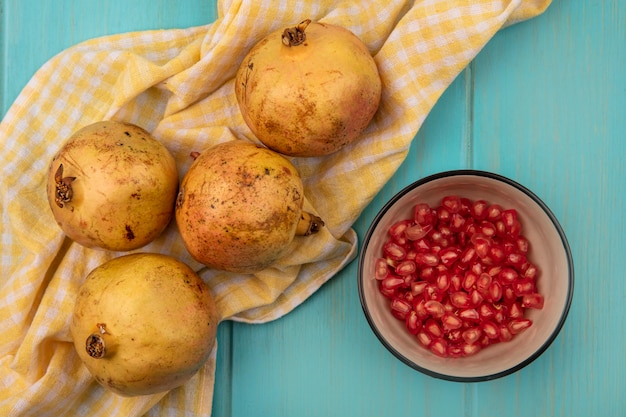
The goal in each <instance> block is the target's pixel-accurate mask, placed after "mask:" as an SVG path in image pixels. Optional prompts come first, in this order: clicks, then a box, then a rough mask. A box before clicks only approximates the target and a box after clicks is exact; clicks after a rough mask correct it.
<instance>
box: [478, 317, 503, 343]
mask: <svg viewBox="0 0 626 417" xmlns="http://www.w3.org/2000/svg"><path fill="white" fill-rule="evenodd" d="M481 328H482V331H483V334H485V335H486V336H487V337H488V338H489V339H497V338H499V337H500V327H499V326H497V325H496V324H495V323H494V322H492V321H489V320H486V321H483V322H482V323H481Z"/></svg>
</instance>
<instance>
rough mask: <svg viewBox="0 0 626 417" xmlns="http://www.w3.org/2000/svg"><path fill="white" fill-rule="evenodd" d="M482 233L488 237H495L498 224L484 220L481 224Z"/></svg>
mask: <svg viewBox="0 0 626 417" xmlns="http://www.w3.org/2000/svg"><path fill="white" fill-rule="evenodd" d="M479 230H480V233H482V234H483V235H485V236H486V237H494V236H495V235H496V226H495V225H494V224H493V223H491V222H490V221H487V220H483V221H482V222H480V225H479Z"/></svg>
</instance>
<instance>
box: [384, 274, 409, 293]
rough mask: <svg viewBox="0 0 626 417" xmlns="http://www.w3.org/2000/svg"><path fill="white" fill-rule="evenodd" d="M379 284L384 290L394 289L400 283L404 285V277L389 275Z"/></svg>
mask: <svg viewBox="0 0 626 417" xmlns="http://www.w3.org/2000/svg"><path fill="white" fill-rule="evenodd" d="M380 284H381V286H382V287H383V288H384V289H386V290H395V289H397V288H398V287H400V286H401V285H404V278H400V277H397V276H395V275H390V276H388V277H387V278H385V279H383V280H382V281H381V282H380Z"/></svg>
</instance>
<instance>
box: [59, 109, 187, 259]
mask: <svg viewBox="0 0 626 417" xmlns="http://www.w3.org/2000/svg"><path fill="white" fill-rule="evenodd" d="M177 190H178V170H177V168H176V162H175V160H174V157H173V156H172V155H171V154H170V152H169V151H168V150H167V148H165V146H163V144H161V143H160V142H159V141H157V140H156V139H155V138H154V137H153V136H152V135H150V133H148V132H147V131H145V130H144V129H142V128H140V127H139V126H136V125H132V124H128V123H122V122H117V121H102V122H97V123H93V124H90V125H88V126H86V127H84V128H82V129H80V130H78V131H77V132H75V133H74V134H73V135H72V136H71V137H70V138H69V139H68V140H67V141H66V143H65V144H64V145H63V146H62V147H61V149H60V150H59V151H58V152H57V154H56V155H55V156H54V158H53V160H52V162H51V163H50V168H49V172H48V186H47V192H48V202H49V205H50V208H51V210H52V214H53V215H54V218H55V220H56V222H57V223H58V225H59V226H60V227H61V229H62V230H63V232H65V234H66V235H67V236H69V237H70V238H71V239H73V240H74V241H76V242H78V243H80V244H81V245H83V246H86V247H90V248H100V249H107V250H114V251H129V250H132V249H137V248H140V247H142V246H144V245H146V244H148V243H150V242H151V241H152V240H154V239H155V238H156V237H158V236H159V235H160V234H161V232H162V231H163V230H164V229H165V227H166V226H167V225H168V223H169V222H170V220H171V219H172V217H173V214H174V202H175V200H176V193H177Z"/></svg>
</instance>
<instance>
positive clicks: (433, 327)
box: [423, 319, 443, 337]
mask: <svg viewBox="0 0 626 417" xmlns="http://www.w3.org/2000/svg"><path fill="white" fill-rule="evenodd" d="M423 328H424V330H426V331H427V332H428V333H430V334H431V335H432V336H433V337H443V328H442V327H441V326H440V325H439V321H438V320H434V319H428V320H426V322H424V325H423Z"/></svg>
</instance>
